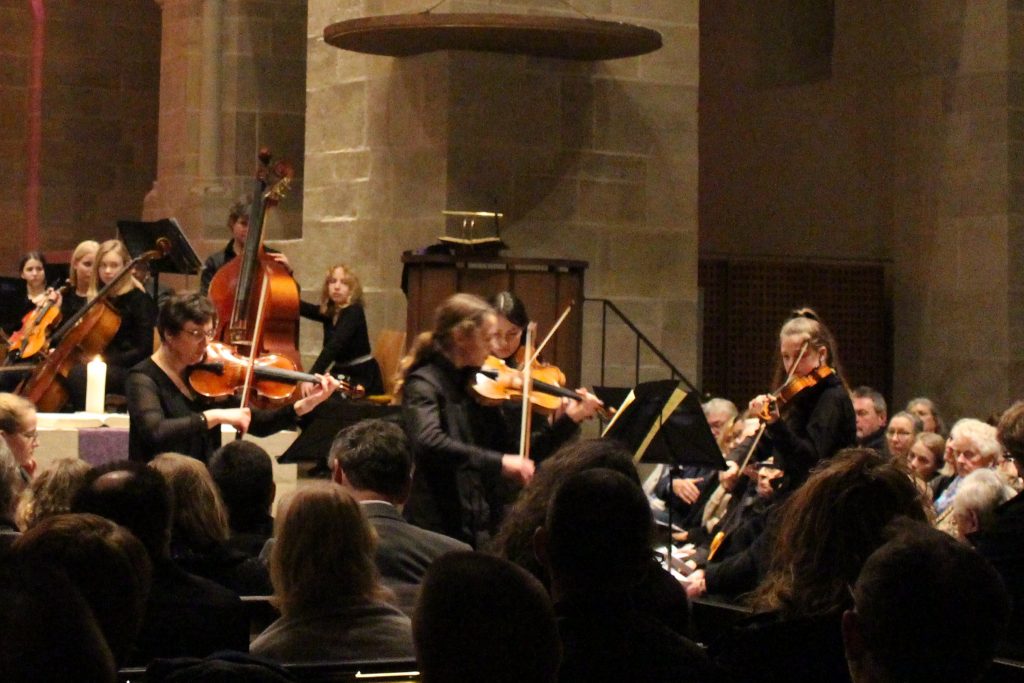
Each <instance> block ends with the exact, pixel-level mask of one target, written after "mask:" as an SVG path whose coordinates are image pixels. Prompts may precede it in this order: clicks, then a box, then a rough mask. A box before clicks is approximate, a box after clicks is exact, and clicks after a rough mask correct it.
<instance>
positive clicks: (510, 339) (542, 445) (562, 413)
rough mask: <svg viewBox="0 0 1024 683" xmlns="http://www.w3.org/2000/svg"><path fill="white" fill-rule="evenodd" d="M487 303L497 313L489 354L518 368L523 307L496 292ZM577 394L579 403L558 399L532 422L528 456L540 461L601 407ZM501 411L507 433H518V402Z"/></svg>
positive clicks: (525, 322)
mask: <svg viewBox="0 0 1024 683" xmlns="http://www.w3.org/2000/svg"><path fill="white" fill-rule="evenodd" d="M489 303H490V304H491V306H492V307H493V308H494V311H495V313H496V314H497V327H496V333H495V335H494V339H493V341H492V343H491V354H492V355H494V356H495V357H497V358H500V359H501V360H503V361H505V364H506V365H508V366H509V367H511V368H518V367H519V365H520V364H521V361H520V359H519V351H520V349H521V348H522V345H523V341H524V332H525V330H526V326H527V325H529V324H530V317H529V315H527V313H526V306H525V304H523V302H522V300H521V299H520V298H519V297H517V296H516V295H515V294H513V293H512V292H498V293H497V294H495V295H494V296H492V297H491V299H490V301H489ZM577 393H579V394H580V396H581V399H582V400H579V401H574V400H570V399H562V404H561V407H560V408H559V409H558V410H556V411H555V413H554V414H552V415H550V416H549V417H548V418H547V419H543V420H540V419H535V420H534V422H533V435H532V437H531V439H530V455H531V457H532V458H533V459H534V460H535V461H537V462H540V461H541V460H543V459H544V458H546V457H547V456H549V455H551V454H552V453H554V452H555V451H556V450H558V449H559V448H560V447H561V446H562V445H563V444H564V443H566V442H567V441H569V440H570V439H572V438H573V437H574V436H575V435H576V434H577V433H578V432H579V429H578V427H579V424H580V423H581V422H583V421H584V420H588V419H590V418H592V417H594V415H595V414H596V413H597V411H598V409H599V408H600V407H601V406H602V403H601V401H600V400H599V399H598V398H597V397H596V396H594V395H593V394H590V393H588V392H587V391H585V390H583V389H580V390H578V392H577ZM502 412H503V413H504V415H505V418H506V422H507V423H508V425H509V428H510V430H511V432H512V433H513V434H516V433H518V431H519V421H520V418H521V417H522V403H521V402H519V401H506V402H505V403H504V404H503V405H502Z"/></svg>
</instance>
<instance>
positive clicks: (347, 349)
mask: <svg viewBox="0 0 1024 683" xmlns="http://www.w3.org/2000/svg"><path fill="white" fill-rule="evenodd" d="M299 312H300V313H301V314H302V316H303V317H304V318H309V319H310V320H316V321H317V322H319V323H321V324H322V325H323V328H324V347H323V350H322V351H320V355H319V356H317V359H316V362H314V363H313V367H312V368H310V370H309V371H310V372H311V373H313V374H323V373H325V372H327V371H328V370H330V369H331V368H332V367H334V368H335V369H336V370H337V371H339V372H342V373H344V374H346V375H349V376H350V377H352V380H353V381H354V382H355V383H357V384H362V385H363V387H364V388H365V389H366V391H367V393H368V394H380V393H383V392H384V386H383V381H382V379H381V376H380V368H379V367H378V365H377V362H376V361H375V360H373V359H372V358H368V357H369V356H370V336H369V332H368V330H367V327H366V313H365V311H364V310H363V307H362V306H361V305H359V304H351V305H349V306H345V307H344V308H342V309H341V312H340V313H339V315H338V319H337V321H335V320H334V319H333V318H332V317H331V316H328V315H324V314H323V313H321V312H320V307H319V306H317V305H316V304H311V303H308V302H306V301H302V302H300V304H299Z"/></svg>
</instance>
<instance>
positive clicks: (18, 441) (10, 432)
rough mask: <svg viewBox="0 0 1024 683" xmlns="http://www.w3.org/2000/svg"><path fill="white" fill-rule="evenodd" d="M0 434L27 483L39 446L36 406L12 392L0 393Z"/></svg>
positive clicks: (32, 471) (34, 466) (32, 470)
mask: <svg viewBox="0 0 1024 683" xmlns="http://www.w3.org/2000/svg"><path fill="white" fill-rule="evenodd" d="M0 435H2V436H3V440H4V441H5V442H6V443H7V447H8V448H10V449H11V453H12V454H13V455H14V460H15V461H16V462H17V463H18V467H19V468H20V470H21V478H22V481H25V482H26V483H27V482H28V480H29V479H31V478H32V474H33V473H34V472H35V471H36V461H35V457H34V455H35V452H36V447H37V446H39V435H38V434H37V432H36V407H35V406H34V405H32V402H31V401H28V400H26V399H24V398H22V397H21V396H15V395H14V394H7V393H0Z"/></svg>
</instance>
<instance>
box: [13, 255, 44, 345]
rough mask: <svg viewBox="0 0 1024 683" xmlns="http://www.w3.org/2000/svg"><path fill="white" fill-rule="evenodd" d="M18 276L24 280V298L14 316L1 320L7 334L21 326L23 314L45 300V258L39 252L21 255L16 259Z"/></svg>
mask: <svg viewBox="0 0 1024 683" xmlns="http://www.w3.org/2000/svg"><path fill="white" fill-rule="evenodd" d="M18 277H20V278H21V279H22V280H23V281H24V282H25V299H24V300H23V301H22V302H21V305H20V306H18V307H17V308H16V310H15V311H14V313H15V314H16V317H12V318H11V319H10V320H4V321H3V331H4V332H5V333H6V334H8V335H10V334H13V333H14V332H16V331H17V330H18V329H19V328H20V327H21V322H22V318H24V317H25V314H27V313H29V312H31V311H33V310H35V308H36V306H39V305H40V304H43V303H45V301H46V297H47V294H48V291H47V289H46V259H45V258H44V257H43V255H42V253H41V252H38V251H30V252H28V253H27V254H25V255H24V256H22V257H21V260H20V261H18Z"/></svg>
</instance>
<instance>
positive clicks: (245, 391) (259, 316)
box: [235, 275, 269, 441]
mask: <svg viewBox="0 0 1024 683" xmlns="http://www.w3.org/2000/svg"><path fill="white" fill-rule="evenodd" d="M268 282H269V279H268V278H267V276H266V275H264V276H263V283H262V285H261V286H260V300H259V305H258V306H257V307H256V325H255V328H254V329H253V332H252V346H251V347H250V349H249V367H247V368H246V369H245V382H244V383H243V384H242V401H241V404H240V405H239V408H244V407H245V406H246V404H247V403H248V402H249V389H251V388H252V378H253V376H254V375H255V374H256V355H257V354H258V353H259V345H260V344H259V341H260V334H261V333H262V332H263V305H264V304H265V303H266V302H267V284H268ZM242 436H244V435H243V434H242V430H238V431H237V432H235V440H236V441H237V440H238V439H241V438H242Z"/></svg>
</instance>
